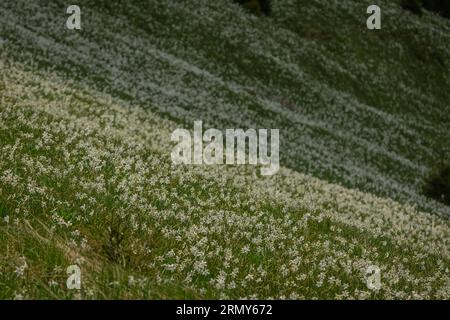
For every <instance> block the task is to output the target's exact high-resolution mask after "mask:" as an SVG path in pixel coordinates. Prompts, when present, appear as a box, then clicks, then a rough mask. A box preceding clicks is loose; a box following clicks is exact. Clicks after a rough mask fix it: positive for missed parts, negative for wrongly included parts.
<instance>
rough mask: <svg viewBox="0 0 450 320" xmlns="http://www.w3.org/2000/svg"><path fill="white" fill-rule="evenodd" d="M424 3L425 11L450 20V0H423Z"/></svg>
mask: <svg viewBox="0 0 450 320" xmlns="http://www.w3.org/2000/svg"><path fill="white" fill-rule="evenodd" d="M422 2H423V7H424V8H425V9H427V10H429V11H434V12H437V13H439V14H440V15H441V16H443V17H446V18H450V0H422Z"/></svg>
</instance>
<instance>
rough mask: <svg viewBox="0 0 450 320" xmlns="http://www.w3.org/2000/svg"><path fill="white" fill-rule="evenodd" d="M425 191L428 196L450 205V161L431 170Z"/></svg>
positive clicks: (426, 180)
mask: <svg viewBox="0 0 450 320" xmlns="http://www.w3.org/2000/svg"><path fill="white" fill-rule="evenodd" d="M423 192H424V194H425V195H426V196H427V197H430V198H433V199H435V200H437V201H440V202H442V203H444V204H446V205H450V163H447V164H444V165H442V166H439V167H438V168H437V169H435V170H432V171H431V173H430V174H429V176H428V177H427V178H426V179H425V185H424V187H423Z"/></svg>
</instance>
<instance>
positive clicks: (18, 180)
mask: <svg viewBox="0 0 450 320" xmlns="http://www.w3.org/2000/svg"><path fill="white" fill-rule="evenodd" d="M77 2H78V3H77V4H78V5H79V6H80V7H81V10H82V29H81V30H77V31H74V30H68V29H67V28H65V22H66V18H67V15H65V9H66V7H67V3H66V2H64V1H62V0H55V1H48V2H47V1H37V0H32V1H30V0H15V1H9V0H3V1H1V2H0V253H1V255H0V299H80V298H82V299H115V298H119V299H174V298H194V299H205V298H220V299H227V298H277V299H278V298H281V299H436V298H437V299H448V298H450V273H449V268H450V250H449V248H450V221H449V217H450V207H448V206H446V205H444V204H442V203H439V202H436V201H434V200H431V199H428V198H426V197H425V196H423V195H422V194H421V184H422V182H423V177H424V175H426V174H427V172H428V171H429V170H430V168H432V167H433V165H434V164H435V163H436V162H439V161H441V160H443V159H445V158H447V159H448V157H450V112H449V111H450V109H449V108H450V104H449V102H450V90H449V89H448V88H449V87H450V22H449V21H448V20H447V19H444V18H442V17H440V16H438V15H435V14H431V13H427V12H425V13H424V15H423V16H421V17H419V16H415V15H412V14H410V13H409V12H408V11H405V10H403V9H402V8H401V6H400V1H387V0H381V1H378V5H379V6H380V7H381V8H382V10H383V11H382V12H383V28H382V30H377V31H369V30H367V29H366V28H365V22H366V16H365V12H366V8H367V6H368V5H370V4H371V2H370V1H365V0H364V1H325V0H312V1H300V0H283V1H281V0H273V1H272V10H271V14H270V16H268V17H266V16H264V17H259V16H255V15H252V14H249V13H248V12H247V11H245V10H243V8H241V7H240V6H239V5H238V4H236V3H234V2H233V1H229V0H216V1H210V0H195V1H193V0H190V1H188V0H186V1H181V0H177V1H163V0H148V1H143V0H130V1H124V2H115V1H109V0H98V1H87V0H79V1H77ZM196 120H202V121H203V126H204V127H206V128H207V127H210V128H279V129H280V141H281V149H280V157H281V168H280V170H279V172H278V173H277V174H276V175H274V176H269V177H265V176H261V175H260V174H259V168H257V167H252V166H225V165H218V166H180V165H177V166H176V165H173V164H172V162H171V158H170V152H171V150H172V147H173V143H172V142H171V141H170V136H171V132H173V130H175V129H176V128H179V127H187V128H190V126H191V125H192V124H193V123H194V121H196ZM74 264H76V265H78V266H80V269H81V271H82V288H81V290H68V289H67V287H66V279H67V274H66V268H67V267H68V266H70V265H74ZM371 267H376V268H377V269H379V272H380V276H381V283H380V286H379V288H376V289H373V288H369V287H368V286H367V277H368V275H367V270H368V269H370V268H371Z"/></svg>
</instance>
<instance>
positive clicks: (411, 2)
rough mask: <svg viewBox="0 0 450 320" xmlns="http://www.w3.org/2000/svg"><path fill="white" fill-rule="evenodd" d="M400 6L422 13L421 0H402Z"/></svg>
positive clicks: (418, 13)
mask: <svg viewBox="0 0 450 320" xmlns="http://www.w3.org/2000/svg"><path fill="white" fill-rule="evenodd" d="M401 5H402V8H403V9H406V10H409V11H411V12H412V13H414V14H417V15H419V16H421V15H422V1H421V0H402V2H401Z"/></svg>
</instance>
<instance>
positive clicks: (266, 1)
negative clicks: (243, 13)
mask: <svg viewBox="0 0 450 320" xmlns="http://www.w3.org/2000/svg"><path fill="white" fill-rule="evenodd" d="M234 2H237V3H239V4H240V5H242V6H243V7H244V8H246V9H247V10H249V11H250V12H252V13H254V14H256V15H258V16H260V15H263V14H264V15H266V16H268V15H270V13H271V6H270V0H234Z"/></svg>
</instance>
